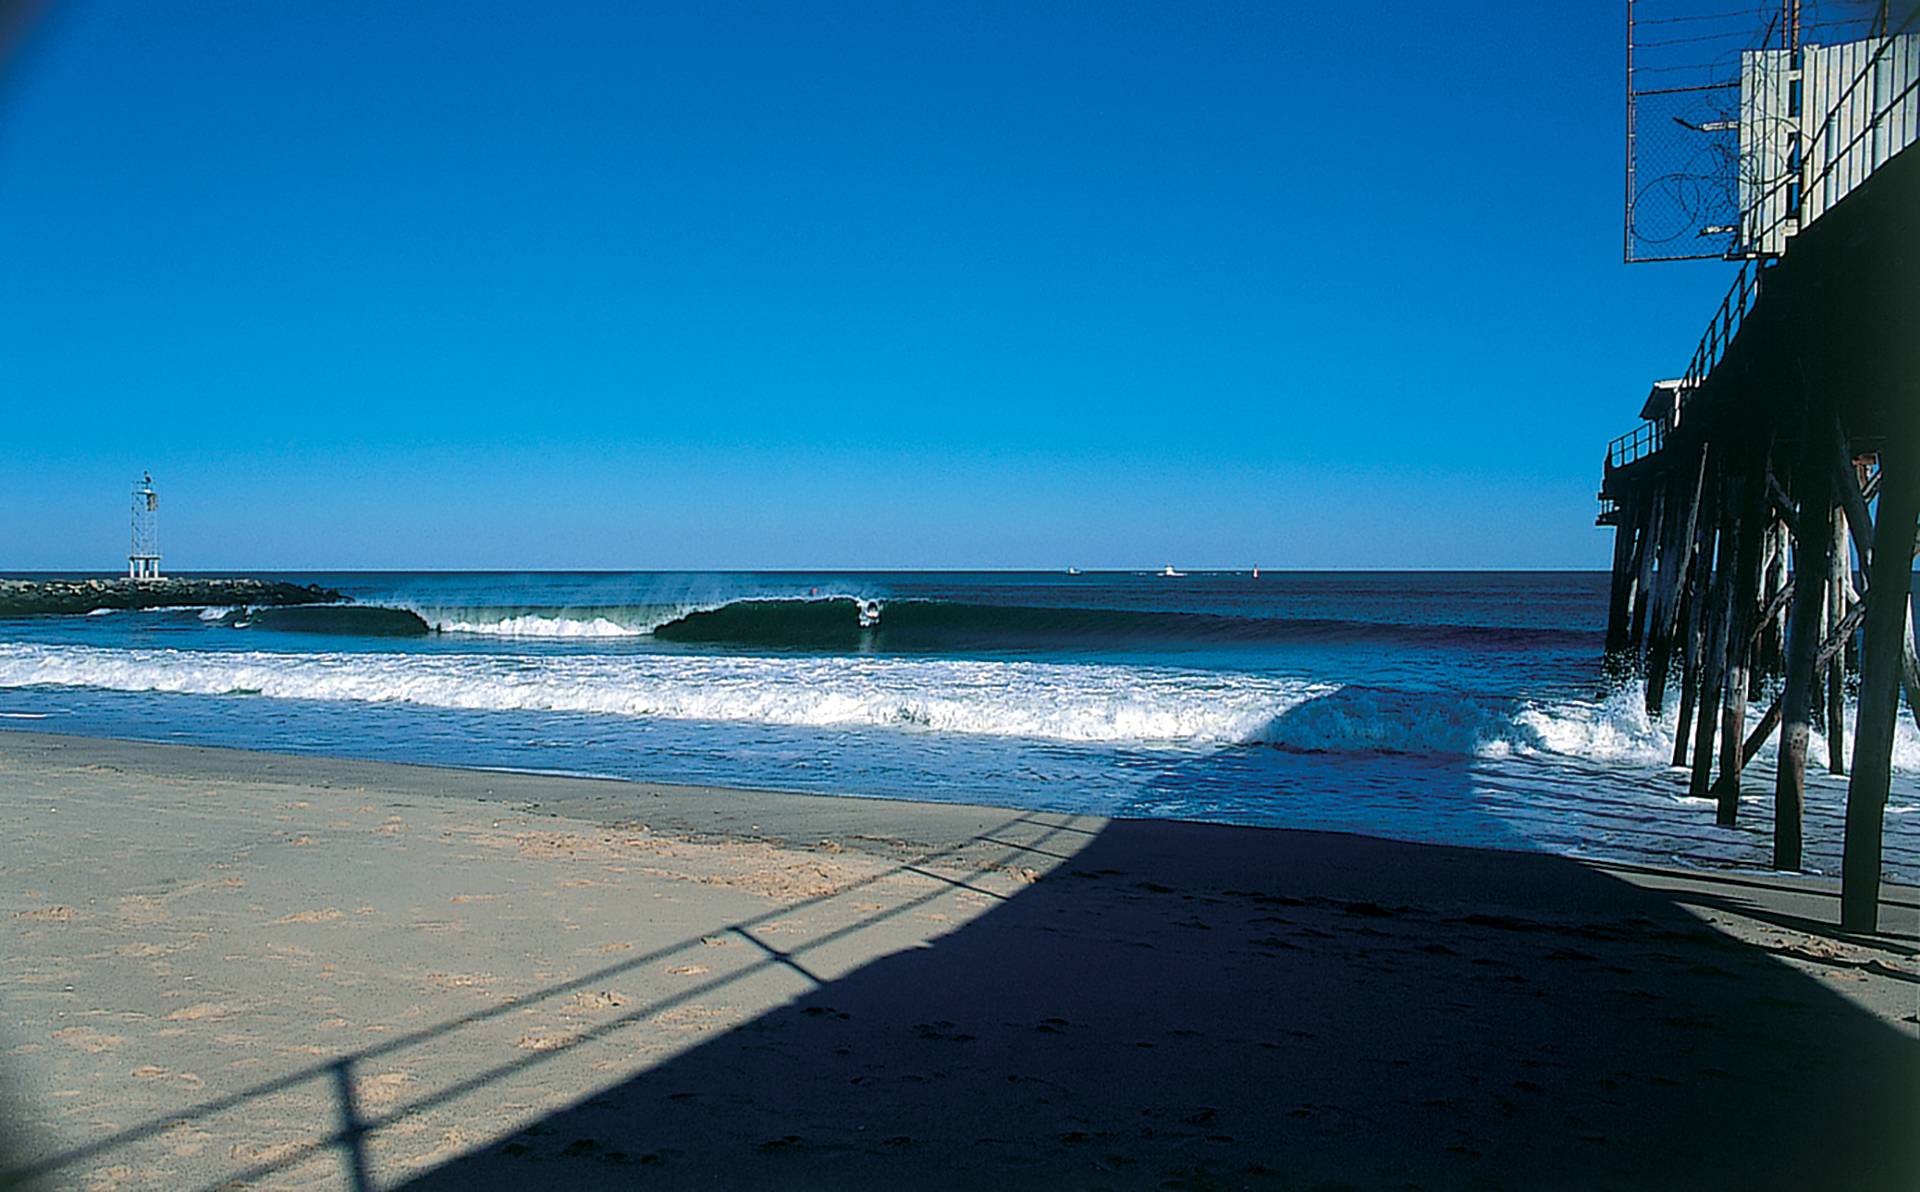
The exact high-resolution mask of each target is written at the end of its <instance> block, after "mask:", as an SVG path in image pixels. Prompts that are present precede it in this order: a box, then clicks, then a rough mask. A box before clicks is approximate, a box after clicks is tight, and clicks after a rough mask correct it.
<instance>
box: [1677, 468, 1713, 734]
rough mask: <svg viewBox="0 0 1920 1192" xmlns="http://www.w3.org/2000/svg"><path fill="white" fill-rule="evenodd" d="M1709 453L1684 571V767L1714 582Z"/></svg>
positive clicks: (1679, 728) (1681, 721)
mask: <svg viewBox="0 0 1920 1192" xmlns="http://www.w3.org/2000/svg"><path fill="white" fill-rule="evenodd" d="M1715 454H1717V453H1715V452H1712V451H1709V453H1708V455H1709V458H1708V459H1707V461H1706V468H1705V470H1704V472H1703V474H1702V476H1701V483H1700V506H1699V511H1698V517H1697V518H1696V519H1695V523H1694V539H1693V560H1692V565H1691V566H1690V567H1689V568H1688V569H1687V579H1686V591H1687V601H1686V603H1687V611H1686V624H1685V637H1684V639H1683V641H1682V648H1683V651H1684V659H1683V661H1682V664H1681V671H1680V710H1679V714H1678V716H1677V717H1676V718H1675V720H1674V725H1673V764H1674V765H1676V766H1684V765H1686V764H1687V738H1688V736H1689V735H1690V733H1691V730H1692V727H1693V709H1694V702H1695V700H1696V699H1697V697H1698V695H1699V689H1700V662H1701V656H1702V655H1703V654H1705V652H1706V629H1707V608H1708V605H1709V595H1708V588H1709V586H1710V585H1711V583H1712V580H1713V541H1714V534H1715V532H1716V531H1717V530H1718V528H1719V526H1718V522H1719V500H1718V497H1719V492H1720V477H1719V467H1718V463H1717V461H1716V460H1715V459H1714V458H1713V456H1714V455H1715Z"/></svg>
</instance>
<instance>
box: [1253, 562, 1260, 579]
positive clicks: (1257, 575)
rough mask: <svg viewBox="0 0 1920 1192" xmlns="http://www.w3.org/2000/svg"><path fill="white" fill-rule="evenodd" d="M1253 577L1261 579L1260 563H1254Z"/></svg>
mask: <svg viewBox="0 0 1920 1192" xmlns="http://www.w3.org/2000/svg"><path fill="white" fill-rule="evenodd" d="M1253 578H1255V579H1259V578H1260V564H1258V563H1255V564H1254V565H1253Z"/></svg>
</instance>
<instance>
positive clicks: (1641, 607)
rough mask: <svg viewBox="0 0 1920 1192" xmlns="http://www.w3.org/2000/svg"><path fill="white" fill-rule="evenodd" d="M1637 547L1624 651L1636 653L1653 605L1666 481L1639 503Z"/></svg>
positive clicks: (1643, 639) (1664, 516)
mask: <svg viewBox="0 0 1920 1192" xmlns="http://www.w3.org/2000/svg"><path fill="white" fill-rule="evenodd" d="M1641 507H1642V509H1643V510H1644V511H1645V512H1644V513H1643V514H1642V519H1641V523H1640V545H1639V548H1638V549H1637V550H1636V551H1635V552H1634V580H1633V609H1632V611H1631V612H1630V613H1629V614H1628V617H1627V648H1628V649H1629V650H1639V649H1640V648H1641V645H1642V643H1643V642H1644V641H1645V640H1646V628H1647V613H1648V605H1649V604H1651V603H1652V596H1653V571H1654V565H1655V564H1656V563H1657V562H1658V561H1659V556H1660V549H1659V542H1660V530H1661V527H1662V525H1663V524H1664V523H1665V521H1666V508H1667V482H1666V480H1665V479H1661V480H1657V481H1655V482H1654V486H1653V491H1652V492H1651V493H1649V494H1648V495H1647V498H1646V500H1645V501H1644V502H1642V506H1641Z"/></svg>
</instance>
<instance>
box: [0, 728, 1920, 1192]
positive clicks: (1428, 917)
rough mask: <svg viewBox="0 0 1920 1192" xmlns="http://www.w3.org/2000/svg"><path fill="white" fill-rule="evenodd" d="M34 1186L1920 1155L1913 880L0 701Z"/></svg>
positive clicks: (1042, 1172) (1709, 1171)
mask: <svg viewBox="0 0 1920 1192" xmlns="http://www.w3.org/2000/svg"><path fill="white" fill-rule="evenodd" d="M0 833H4V839H5V841H6V844H5V846H4V849H3V850H0V932H3V933H4V939H5V944H6V956H7V964H6V967H5V970H4V972H0V1010H3V1011H4V1017H0V1054H4V1056H5V1060H4V1064H5V1066H4V1069H3V1070H0V1072H3V1074H4V1077H5V1080H6V1087H5V1088H4V1090H0V1096H4V1097H5V1098H6V1099H7V1101H8V1102H9V1104H7V1105H5V1106H0V1112H3V1113H4V1118H5V1119H6V1120H8V1121H10V1122H11V1123H12V1128H13V1134H12V1137H11V1138H10V1139H9V1140H8V1141H9V1145H10V1147H11V1148H12V1152H11V1155H10V1159H11V1161H12V1162H14V1163H16V1164H20V1165H24V1166H23V1167H21V1168H18V1169H17V1170H24V1171H25V1172H26V1173H27V1174H28V1175H29V1176H30V1177H32V1178H33V1179H34V1180H35V1181H36V1182H39V1183H43V1184H44V1185H45V1186H49V1187H82V1188H118V1187H126V1188H133V1187H153V1188H192V1187H217V1186H252V1187H295V1186H298V1187H316V1186H318V1187H379V1188H388V1187H396V1186H400V1185H405V1184H418V1185H420V1186H421V1187H424V1188H436V1187H447V1188H457V1189H461V1190H462V1192H470V1190H472V1189H475V1188H509V1187H514V1188H524V1187H529V1186H534V1187H545V1186H553V1187H586V1188H596V1187H605V1188H615V1187H629V1186H633V1185H635V1184H640V1183H646V1184H648V1185H656V1184H657V1185H661V1186H671V1187H682V1186H691V1185H699V1186H707V1187H716V1186H717V1187H764V1188H790V1187H809V1186H822V1187H826V1186H830V1187H894V1186H900V1185H905V1184H909V1183H911V1184H915V1185H920V1186H932V1187H979V1186H982V1185H990V1184H997V1185H1000V1186H1010V1187H1024V1186H1034V1185H1041V1184H1045V1185H1050V1186H1067V1187H1114V1188H1133V1187H1148V1188H1160V1187H1175V1188H1214V1187H1220V1188H1237V1187H1251V1188H1309V1187H1362V1188H1372V1187H1383V1188H1384V1187H1393V1188H1456V1187H1457V1188H1468V1187H1474V1188H1498V1187H1511V1188H1587V1187H1594V1188H1602V1187H1605V1188H1614V1187H1618V1188H1643V1187H1671V1188H1682V1187H1687V1188H1693V1187H1703V1186H1706V1187H1720V1186H1725V1187H1746V1188H1756V1187H1757V1188H1788V1187H1792V1188H1796V1189H1804V1188H1806V1187H1848V1188H1877V1187H1885V1188H1896V1189H1911V1188H1913V1187H1915V1186H1920V1130H1916V1129H1915V1128H1914V1122H1915V1121H1920V961H1917V960H1916V955H1917V954H1920V892H1917V891H1915V890H1913V889H1911V888H1905V887H1890V888H1889V889H1888V890H1887V891H1886V907H1885V910H1884V912H1883V926H1884V927H1885V930H1884V931H1883V932H1882V933H1881V934H1879V935H1877V936H1873V937H1850V936H1846V935H1843V934H1842V933H1840V932H1838V931H1837V930H1836V929H1834V928H1832V927H1831V926H1829V925H1830V924H1832V923H1834V922H1835V921H1837V906H1836V898H1835V890H1834V887H1833V884H1832V883H1830V882H1826V881H1821V880H1813V879H1789V878H1780V877H1774V876H1770V875H1758V874H1735V873H1725V874H1697V873H1696V874H1687V873H1678V872H1673V871H1661V870H1648V869H1636V868H1632V867H1625V866H1617V865H1599V864H1590V863H1582V862H1576V861H1571V860H1567V859H1563V858H1554V857H1542V856H1532V855H1525V854H1517V853H1501V852H1489V851H1483V850H1473V849H1459V848H1445V847H1437V846H1424V845H1410V844H1400V843H1395V842H1390V841H1383V840H1375V839H1371V838H1366V837H1358V836H1345V835H1337V834H1328V833H1312V832H1290V831H1277V830H1268V829H1257V828H1232V827H1218V826H1211V825H1197V824H1180V823H1164V822H1143V821H1109V820H1103V819H1099V818H1095V817H1087V816H1071V815H1061V814H1048V813H1032V812H1018V811H1011V810H1005V809H999V808H991V807H967V806H955V805H942V804H915V803H904V802H890V801H882V800H865V799H833V798H821V797H812V796H801V795H785V794H768V793H762V792H749V791H723V790H712V789H701V788H674V787H662V786H653V785H646V784H634V783H618V782H601V781H595V780H589V779H570V778H554V777H536V776H525V775H508V774H498V773H486V772H473V771H452V770H437V769H429V768H419V767H405V766H391V765H381V764H373V763H361V762H347V761H336V760H327V759H306V758H290V757H283V756H276V755H269V754H256V753H244V752H236V751H226V750H213V749H199V748H187V747H179V746H159V745H142V744H130V743H122V742H110V741H95V740H88V739H84V738H73V737H60V736H50V735H43V734H36V733H25V732H0Z"/></svg>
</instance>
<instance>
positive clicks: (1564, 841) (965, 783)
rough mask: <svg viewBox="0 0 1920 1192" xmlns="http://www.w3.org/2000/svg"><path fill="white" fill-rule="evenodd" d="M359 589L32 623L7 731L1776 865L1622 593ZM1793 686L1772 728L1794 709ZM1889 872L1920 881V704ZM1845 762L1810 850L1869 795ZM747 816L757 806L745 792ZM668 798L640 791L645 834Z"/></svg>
mask: <svg viewBox="0 0 1920 1192" xmlns="http://www.w3.org/2000/svg"><path fill="white" fill-rule="evenodd" d="M267 578H276V579H286V580H291V581H294V582H298V583H303V584H304V583H317V584H320V585H323V586H326V587H330V588H334V589H337V590H339V591H341V592H343V593H345V594H347V595H349V596H351V597H352V598H353V601H354V603H352V604H350V605H338V606H327V607H319V608H294V609H249V608H177V609H159V610H147V611H139V612H110V611H104V610H102V611H97V612H95V613H92V614H89V615H80V616H60V617H32V618H26V617H16V618H11V619H0V729H4V728H13V729H33V730H37V731H48V732H66V733H76V734H85V735H97V736H113V737H126V738H134V739H140V740H149V741H171V742H184V743H192V744H201V745H225V746H236V747H243V748H252V749H267V750H276V751H283V752H290V753H310V754H325V755H334V756H343V757H358V758H368V759H375V760H386V761H406V762H422V763H432V764H439V765H451V766H464V767H475V768H486V769H510V770H520V771H531V772H553V773H567V774H587V775H600V776H607V777H614V778H626V779H647V780H658V781H662V782H674V783H693V784H702V785H710V786H715V787H754V788H765V789H774V790H792V791H810V792H819V793H828V794H835V795H846V796H882V797H892V798H905V799H918V800H950V801H963V802H981V803H991V804H998V805H1006V806H1013V807H1022V808H1034V809H1045V810H1055V811H1074V812H1086V813H1093V814H1099V815H1117V816H1138V817H1171V818H1182V819H1200V820H1216V821H1222V822H1230V823H1246V824H1266V825H1274V826H1281V827H1298V828H1318V829H1330V830H1336V831H1349V832H1364V833H1369V834H1373V835H1380V836H1389V837H1395V838H1400V839H1407V840H1419V841H1433V842H1442V843H1448V844H1466V845H1480V846H1489V847H1496V848H1514V849H1536V850H1546V851H1551V852H1556V853H1562V854H1569V855H1577V856H1591V857H1601V858H1610V859H1620V860H1627V861H1634V862H1643V863H1650V864H1662V865H1672V864H1678V865H1683V866H1695V867H1756V868H1757V867H1763V866H1764V865H1765V864H1766V863H1767V858H1768V856H1769V852H1770V847H1771V846H1770V840H1771V817H1772V806H1771V804H1772V800H1771V791H1772V768H1771V767H1772V758H1773V753H1772V747H1771V746H1769V747H1768V749H1767V750H1766V751H1765V752H1763V753H1762V755H1761V757H1760V758H1759V759H1758V760H1757V761H1756V764H1755V766H1754V768H1753V769H1752V770H1750V771H1749V777H1748V779H1747V783H1746V786H1747V789H1748V790H1749V792H1751V793H1750V794H1749V796H1748V797H1747V798H1746V799H1744V800H1743V802H1742V806H1741V816H1740V822H1739V823H1738V824H1736V825H1735V826H1733V827H1731V828H1721V827H1716V826H1715V824H1714V823H1713V811H1712V806H1711V804H1710V803H1708V802H1707V801H1705V800H1694V799H1689V798H1688V797H1687V795H1686V778H1685V775H1684V773H1683V772H1681V771H1678V770H1674V769H1672V768H1671V767H1670V766H1669V765H1668V760H1669V758H1670V756H1671V752H1672V728H1673V721H1672V717H1673V705H1674V703H1675V701H1673V700H1669V701H1668V711H1667V714H1666V719H1665V720H1664V721H1651V720H1649V719H1648V717H1647V716H1646V714H1645V711H1644V693H1643V690H1642V688H1641V687H1640V686H1639V685H1638V684H1637V683H1635V682H1632V681H1621V680H1613V679H1609V677H1608V676H1607V675H1606V673H1605V672H1604V669H1603V667H1602V662H1601V645H1602V638H1603V630H1604V626H1605V620H1606V600H1607V577H1606V576H1605V575H1604V574H1602V573H1566V572H1551V573H1542V572H1529V573H1484V572H1473V573H1435V572H1418V573H1378V572H1328V573H1304V572H1268V573H1266V574H1263V575H1261V576H1259V577H1257V578H1256V577H1254V576H1253V575H1252V574H1250V573H1249V572H1245V571H1241V572H1203V573H1202V572H1196V573H1192V574H1187V575H1179V576H1165V575H1161V574H1156V573H1152V572H1098V573H1087V574H1069V573H1064V572H1058V573H1008V572H986V573H977V574H963V573H930V572H900V573H820V574H800V573H785V572H783V573H766V574H749V573H713V574H692V573H644V572H642V573H599V572H595V573H547V572H538V573H536V572H504V573H477V572H454V573H449V572H432V573H398V572H394V573H374V572H354V573H300V574H283V575H274V576H270V577H267ZM1764 704H1765V701H1764V700H1763V701H1760V702H1759V704H1758V705H1757V706H1756V707H1755V708H1754V709H1753V713H1752V715H1753V716H1754V717H1755V718H1756V719H1757V717H1758V715H1759V712H1760V710H1761V708H1762V707H1764ZM1898 731H1899V736H1898V739H1897V742H1896V749H1895V757H1894V762H1895V768H1896V772H1895V777H1894V790H1893V795H1892V798H1891V800H1890V803H1889V807H1888V816H1887V849H1886V859H1887V868H1888V872H1889V875H1890V876H1892V877H1894V878H1896V879H1900V880H1908V881H1912V880H1916V879H1920V733H1916V731H1915V726H1914V723H1913V720H1912V719H1911V717H1910V716H1909V715H1908V714H1907V712H1906V709H1905V708H1904V707H1903V709H1902V719H1901V723H1900V728H1899V730H1898ZM1825 749H1826V745H1825V742H1824V740H1821V739H1819V738H1818V737H1816V739H1815V741H1814V744H1813V748H1812V751H1811V755H1812V758H1813V763H1814V764H1812V765H1810V766H1809V770H1810V782H1809V788H1810V789H1809V792H1808V806H1807V860H1808V865H1809V868H1810V869H1812V870H1814V871H1820V872H1828V873H1834V872H1837V871H1838V865H1839V854H1840V835H1841V819H1842V811H1843V807H1844V801H1845V794H1846V783H1845V779H1837V778H1831V777H1829V776H1828V775H1827V774H1826V769H1825V764H1824V763H1825V757H1826V753H1825ZM713 797H715V798H724V797H725V795H724V793H720V792H716V793H715V795H714V796H713ZM639 806H640V801H639V799H638V798H637V797H636V814H638V809H639Z"/></svg>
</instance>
